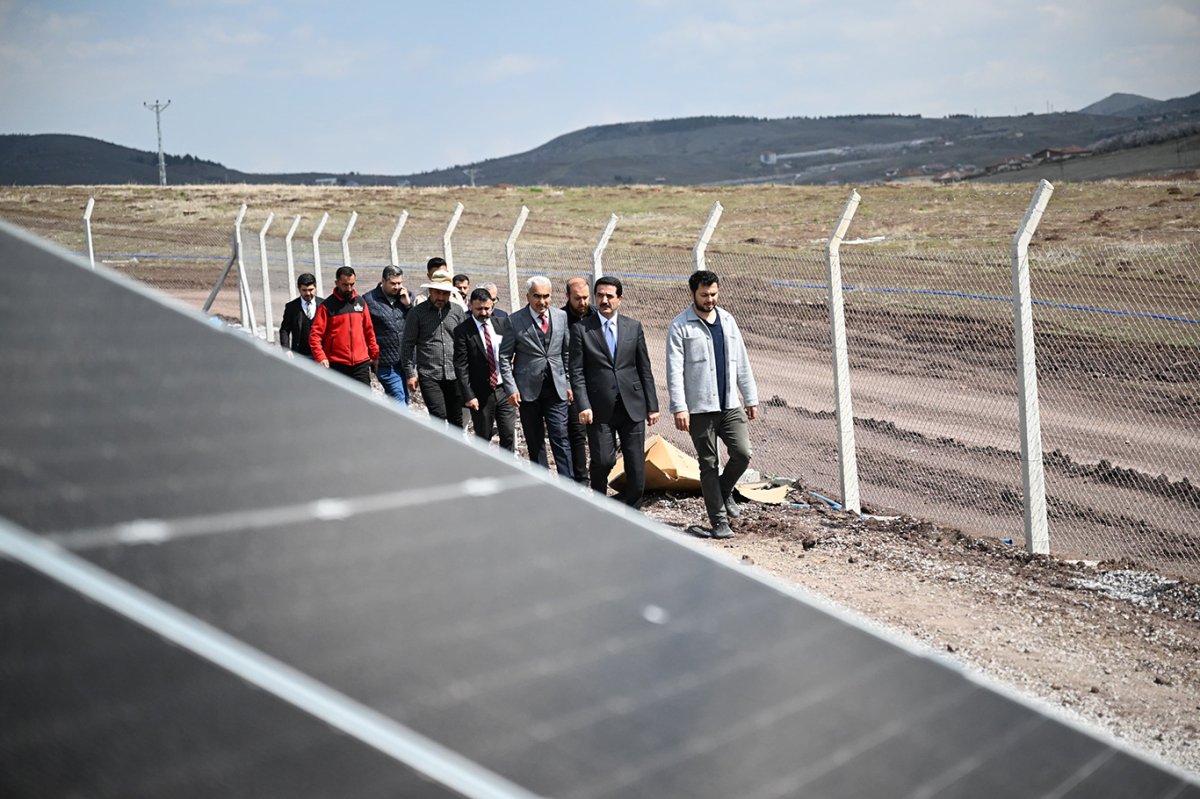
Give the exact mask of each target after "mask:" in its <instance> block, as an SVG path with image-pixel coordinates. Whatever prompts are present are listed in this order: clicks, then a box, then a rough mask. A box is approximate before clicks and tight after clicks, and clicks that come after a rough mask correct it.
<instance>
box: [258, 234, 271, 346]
mask: <svg viewBox="0 0 1200 799" xmlns="http://www.w3.org/2000/svg"><path fill="white" fill-rule="evenodd" d="M274 221H275V212H274V211H272V212H271V213H269V214H267V221H266V222H264V223H263V226H262V229H261V230H259V231H258V258H259V261H260V262H261V263H262V282H263V338H264V339H266V340H267V341H270V340H271V336H272V335H273V334H274V332H275V331H274V327H275V315H274V313H273V312H272V311H271V276H270V274H269V273H268V271H267V230H268V229H269V228H270V227H271V223H272V222H274Z"/></svg>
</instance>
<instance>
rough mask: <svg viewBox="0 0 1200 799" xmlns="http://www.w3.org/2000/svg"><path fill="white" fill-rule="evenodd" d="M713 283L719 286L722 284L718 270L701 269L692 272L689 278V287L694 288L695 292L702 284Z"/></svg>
mask: <svg viewBox="0 0 1200 799" xmlns="http://www.w3.org/2000/svg"><path fill="white" fill-rule="evenodd" d="M713 283H716V284H717V285H718V286H719V285H721V278H719V277H717V273H716V272H712V271H710V270H708V269H700V270H697V271H695V272H692V276H691V277H689V278H688V288H690V289H691V290H692V293H693V294H695V293H696V290H697V289H699V288H700V287H701V286H711V285H712V284H713Z"/></svg>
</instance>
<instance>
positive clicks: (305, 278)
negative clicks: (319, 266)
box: [279, 272, 325, 358]
mask: <svg viewBox="0 0 1200 799" xmlns="http://www.w3.org/2000/svg"><path fill="white" fill-rule="evenodd" d="M296 289H297V291H299V292H300V296H299V297H297V298H296V299H294V300H292V301H291V302H289V303H288V304H287V305H285V306H283V321H281V322H280V323H279V346H281V347H283V348H284V349H285V350H287V351H288V357H289V358H294V357H295V354H297V353H298V354H300V355H303V356H304V357H306V358H311V357H312V348H311V347H310V346H309V344H308V332H309V331H310V330H312V320H313V315H314V314H316V312H317V306H318V305H320V304H321V303H322V301H324V299H325V298H324V297H318V296H317V278H316V276H315V275H313V274H311V273H310V272H305V273H303V274H302V275H300V277H298V278H296Z"/></svg>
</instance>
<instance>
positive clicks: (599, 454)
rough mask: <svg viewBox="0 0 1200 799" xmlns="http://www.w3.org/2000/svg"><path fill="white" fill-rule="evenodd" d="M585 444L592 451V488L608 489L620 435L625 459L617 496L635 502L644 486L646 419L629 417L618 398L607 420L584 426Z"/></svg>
mask: <svg viewBox="0 0 1200 799" xmlns="http://www.w3.org/2000/svg"><path fill="white" fill-rule="evenodd" d="M587 433H588V448H589V449H590V450H591V451H592V472H591V475H592V488H593V489H595V490H596V491H599V492H600V493H601V494H607V493H608V474H609V472H611V471H612V468H613V466H615V465H616V463H617V446H616V445H617V442H616V438H617V437H618V436H619V437H620V439H621V457H622V458H623V459H624V462H625V464H624V465H625V487H624V488H622V489H621V493H620V495H619V496H618V497H617V498H618V499H620V500H621V501H622V502H624V503H625V504H626V505H633V506H636V505H637V504H638V503H639V502H641V501H642V494H643V493H644V492H645V490H646V453H645V449H646V420H645V419H636V420H635V419H631V418H629V414H628V413H626V412H625V403H623V402H621V400H620V398H619V397H618V398H617V406H616V407H615V408H613V414H612V418H610V419H609V420H608V422H607V423H606V424H600V423H597V424H590V425H588V426H587Z"/></svg>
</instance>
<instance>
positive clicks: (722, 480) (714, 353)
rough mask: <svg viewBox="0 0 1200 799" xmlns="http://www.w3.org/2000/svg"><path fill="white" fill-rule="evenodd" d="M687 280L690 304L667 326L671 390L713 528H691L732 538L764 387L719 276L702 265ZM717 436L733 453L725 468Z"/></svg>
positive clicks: (678, 426) (696, 532) (694, 531)
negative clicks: (723, 298) (752, 422)
mask: <svg viewBox="0 0 1200 799" xmlns="http://www.w3.org/2000/svg"><path fill="white" fill-rule="evenodd" d="M688 288H689V289H691V292H692V304H691V305H690V306H688V308H687V309H686V310H685V311H683V312H682V313H681V314H679V315H678V316H676V317H675V319H674V320H673V321H672V322H671V326H670V327H669V328H668V329H667V392H668V395H669V398H670V400H669V402H670V408H671V413H672V414H674V417H675V427H676V429H678V430H682V431H684V432H685V433H689V434H690V435H691V437H692V445H693V446H695V448H696V458H697V460H699V461H700V489H701V491H702V492H703V493H704V508H705V510H706V511H708V520H709V522H710V524H711V529H709V530H706V529H705V528H703V527H700V526H698V525H697V526H692V527H689V528H688V532H690V533H692V534H693V535H697V536H700V537H702V538H708V537H712V538H729V537H731V536H732V535H733V530H731V529H730V527H729V519H730V518H731V517H732V518H736V517H737V516H739V515H740V514H741V511H740V510H739V508H738V506H737V503H736V502H734V501H733V488H734V486H735V485H737V481H738V478H739V477H741V476H742V474H743V473H744V472H745V471H746V467H747V466H748V465H749V463H750V454H751V453H750V433H749V430H748V425H747V420H749V419H753V418H755V416H757V415H758V387H757V386H756V385H755V383H754V373H753V372H752V371H751V370H750V360H749V358H748V357H747V355H746V344H745V342H744V341H743V340H742V334H741V331H740V330H738V325H737V321H736V320H734V318H733V315H732V314H730V313H729V312H728V311H726V310H725V309H723V308H718V307H717V299H718V297H719V296H720V278H718V277H717V275H716V273H715V272H710V271H708V270H707V269H703V270H700V271H698V272H694V273H692V276H691V277H690V278H688ZM739 393H740V394H741V400H739V399H738V395H739ZM743 403H745V408H743V407H742V404H743ZM718 439H720V440H721V441H724V442H725V449H726V451H727V452H728V453H729V459H728V460H727V461H726V462H725V469H724V471H721V470H720V462H719V452H718V450H717V440H718Z"/></svg>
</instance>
